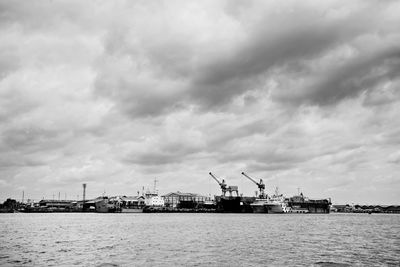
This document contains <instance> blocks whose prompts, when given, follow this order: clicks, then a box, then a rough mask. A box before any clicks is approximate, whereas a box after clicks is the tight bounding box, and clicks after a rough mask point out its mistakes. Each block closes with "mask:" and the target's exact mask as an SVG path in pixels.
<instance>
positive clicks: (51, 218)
mask: <svg viewBox="0 0 400 267" xmlns="http://www.w3.org/2000/svg"><path fill="white" fill-rule="evenodd" d="M0 229H1V233H0V241H1V242H0V266H7V265H9V266H21V265H26V266H50V265H53V266H60V265H61V266H71V265H77V266H102V267H105V266H132V265H134V266H139V265H141V266H266V265H269V266H271V265H272V266H275V265H278V266H282V265H286V266H287V265H289V266H294V265H296V266H299V265H304V266H354V265H366V266H375V265H384V266H387V265H393V266H400V215H396V214H372V215H368V214H290V215H289V214H282V215H279V214H96V213H91V214H88V213H82V214H81V213H53V214H23V213H18V214H0Z"/></svg>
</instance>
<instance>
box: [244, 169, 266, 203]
mask: <svg viewBox="0 0 400 267" xmlns="http://www.w3.org/2000/svg"><path fill="white" fill-rule="evenodd" d="M242 174H243V176H245V177H247V178H248V179H249V180H250V181H252V182H253V183H255V184H256V185H257V186H258V189H259V190H260V195H259V198H266V196H265V192H264V190H265V184H264V182H263V180H262V179H260V182H257V181H256V180H254V179H253V178H251V177H250V176H248V175H247V174H245V173H244V172H242Z"/></svg>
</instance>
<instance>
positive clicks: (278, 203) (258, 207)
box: [250, 188, 291, 213]
mask: <svg viewBox="0 0 400 267" xmlns="http://www.w3.org/2000/svg"><path fill="white" fill-rule="evenodd" d="M260 197H261V198H257V199H256V200H255V201H254V203H252V204H250V205H251V207H252V209H253V212H254V213H289V212H290V209H291V208H290V207H289V206H288V205H287V202H286V199H285V197H284V196H283V195H282V194H279V192H278V188H276V189H275V194H274V195H272V196H268V195H267V196H265V197H264V195H261V194H260Z"/></svg>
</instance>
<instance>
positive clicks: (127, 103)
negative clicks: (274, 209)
mask: <svg viewBox="0 0 400 267" xmlns="http://www.w3.org/2000/svg"><path fill="white" fill-rule="evenodd" d="M399 14H400V2H399V1H250V0H238V1H215V0H213V1H211V0H210V1H207V0H206V1H187V0H181V1H70V0H68V1H58V0H57V1H6V0H1V1H0V39H1V42H0V199H1V200H2V201H4V200H5V199H6V198H8V197H12V198H16V199H21V195H22V191H24V193H25V199H27V198H31V199H36V200H39V199H42V198H52V197H53V195H55V196H56V198H57V197H58V193H59V192H60V194H61V198H64V197H66V198H68V199H76V198H77V196H78V195H81V194H82V193H81V192H82V183H87V197H89V198H91V197H97V196H99V195H101V194H103V192H104V191H105V193H106V195H136V194H137V193H136V192H137V191H141V190H142V187H143V186H144V187H145V189H147V188H149V189H152V188H153V182H154V179H155V178H157V180H158V183H157V189H158V190H159V192H160V193H161V194H163V193H168V192H172V191H181V192H192V193H199V194H204V195H209V194H211V195H218V194H220V190H219V186H218V184H217V183H216V182H215V181H214V180H212V178H211V177H210V176H209V175H208V172H210V171H211V172H213V173H215V175H216V176H218V177H220V178H225V179H226V182H227V183H228V185H238V186H239V192H240V193H242V194H243V195H246V196H254V194H255V191H256V190H257V187H256V186H255V185H254V184H253V183H251V181H249V180H247V179H246V178H245V177H243V176H242V175H241V174H240V173H241V172H242V171H244V172H246V173H248V174H249V175H250V176H252V177H254V178H256V179H259V178H262V179H263V180H264V181H265V183H266V191H267V192H268V193H272V192H273V191H274V188H275V187H276V186H278V187H279V190H280V192H282V193H284V194H285V195H287V196H291V195H294V194H297V192H298V188H300V190H301V191H302V192H303V193H304V195H305V196H308V197H312V198H328V197H330V198H332V202H333V203H340V204H344V203H360V204H399V203H400V168H399V164H400V123H399V118H400V105H399V102H400V90H399V89H400V88H399V85H400V76H399V73H400V31H399V29H400V16H399Z"/></svg>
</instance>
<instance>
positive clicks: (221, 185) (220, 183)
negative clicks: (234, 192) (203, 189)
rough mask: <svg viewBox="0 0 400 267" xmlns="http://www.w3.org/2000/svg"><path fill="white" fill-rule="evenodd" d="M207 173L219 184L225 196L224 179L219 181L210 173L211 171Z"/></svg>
mask: <svg viewBox="0 0 400 267" xmlns="http://www.w3.org/2000/svg"><path fill="white" fill-rule="evenodd" d="M208 174H209V175H210V176H211V177H212V178H213V179H214V180H215V181H216V182H217V183H218V184H219V186H220V187H221V190H222V195H224V196H225V194H226V183H225V180H224V179H222V182H220V181H219V180H218V179H217V177H215V176H214V174H212V173H211V172H209V173H208Z"/></svg>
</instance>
